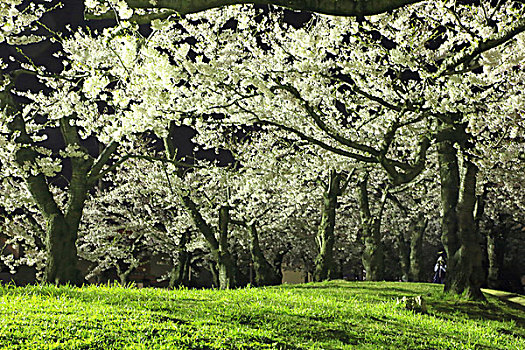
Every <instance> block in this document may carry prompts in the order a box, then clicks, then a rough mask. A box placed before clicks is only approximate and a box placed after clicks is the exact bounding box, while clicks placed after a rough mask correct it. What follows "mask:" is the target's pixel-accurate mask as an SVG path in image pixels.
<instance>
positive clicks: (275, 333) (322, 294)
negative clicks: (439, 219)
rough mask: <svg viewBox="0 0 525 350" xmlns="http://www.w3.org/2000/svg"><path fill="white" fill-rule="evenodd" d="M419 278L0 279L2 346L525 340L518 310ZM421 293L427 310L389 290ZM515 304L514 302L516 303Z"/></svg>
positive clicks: (435, 345) (360, 345) (430, 345)
mask: <svg viewBox="0 0 525 350" xmlns="http://www.w3.org/2000/svg"><path fill="white" fill-rule="evenodd" d="M441 289H442V287H441V286H439V285H432V284H416V283H373V282H342V281H336V282H328V283H317V284H304V285H294V286H281V287H272V288H246V289H238V290H228V291H217V290H187V289H180V290H171V291H170V290H162V289H149V288H148V289H135V288H121V287H115V286H106V287H95V286H89V287H84V288H72V287H60V288H56V287H52V286H29V287H24V288H19V287H18V288H17V287H13V286H2V287H0V349H24V350H25V349H39V350H41V349H398V350H400V349H410V350H413V349H480V350H481V349H505V350H510V349H516V350H522V349H525V312H524V310H523V309H519V308H511V307H509V305H508V304H507V303H506V302H505V301H504V300H501V299H498V298H497V297H495V296H491V295H488V301H487V302H486V303H477V302H469V301H465V300H462V299H460V298H455V297H450V296H447V295H444V294H443V293H442V292H441ZM417 295H422V296H423V298H424V299H425V301H426V303H427V308H428V312H427V313H420V312H414V311H411V310H407V309H406V308H405V306H404V305H403V304H402V303H401V304H397V303H396V298H401V297H403V296H417ZM518 307H519V306H518Z"/></svg>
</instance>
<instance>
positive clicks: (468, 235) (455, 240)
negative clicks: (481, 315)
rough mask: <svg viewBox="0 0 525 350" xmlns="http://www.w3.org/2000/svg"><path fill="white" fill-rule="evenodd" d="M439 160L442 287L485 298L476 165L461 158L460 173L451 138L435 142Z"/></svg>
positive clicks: (472, 297)
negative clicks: (443, 256)
mask: <svg viewBox="0 0 525 350" xmlns="http://www.w3.org/2000/svg"><path fill="white" fill-rule="evenodd" d="M438 161H439V166H440V178H441V203H442V242H443V245H444V247H445V250H446V253H447V257H448V261H447V275H446V278H445V290H446V291H450V292H452V293H455V294H462V293H465V295H466V296H467V297H468V298H471V299H484V297H483V294H482V293H481V290H480V288H481V284H482V283H483V279H484V278H483V267H482V264H481V261H482V254H481V247H480V237H479V234H478V232H477V230H476V223H475V220H474V210H475V204H476V174H477V167H476V166H475V164H473V163H472V162H471V161H470V160H469V159H468V158H467V157H464V159H463V160H462V162H461V173H460V164H459V161H458V151H457V150H456V149H455V147H454V142H453V141H450V140H446V141H442V142H440V143H439V144H438Z"/></svg>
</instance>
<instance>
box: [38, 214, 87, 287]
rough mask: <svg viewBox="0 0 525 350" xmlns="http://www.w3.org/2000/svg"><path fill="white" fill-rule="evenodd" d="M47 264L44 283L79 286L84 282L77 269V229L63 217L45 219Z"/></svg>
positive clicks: (56, 216) (52, 216) (55, 216)
mask: <svg viewBox="0 0 525 350" xmlns="http://www.w3.org/2000/svg"><path fill="white" fill-rule="evenodd" d="M46 222H47V227H46V247H47V263H46V267H45V270H44V282H48V283H55V284H66V283H70V284H73V285H81V284H82V283H83V281H84V278H83V277H82V275H81V273H80V270H79V269H78V268H77V263H78V255H77V246H76V240H77V230H78V226H77V227H71V226H70V225H68V223H67V222H66V220H65V218H64V216H62V215H60V214H56V215H51V216H49V217H47V218H46Z"/></svg>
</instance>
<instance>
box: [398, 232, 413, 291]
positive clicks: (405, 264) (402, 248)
mask: <svg viewBox="0 0 525 350" xmlns="http://www.w3.org/2000/svg"><path fill="white" fill-rule="evenodd" d="M397 240H398V245H399V249H398V253H399V265H400V267H401V280H402V281H403V282H408V281H409V274H410V245H411V242H410V241H407V240H406V239H405V234H404V233H403V232H401V233H399V234H398V236H397Z"/></svg>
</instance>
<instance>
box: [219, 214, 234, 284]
mask: <svg viewBox="0 0 525 350" xmlns="http://www.w3.org/2000/svg"><path fill="white" fill-rule="evenodd" d="M229 223H230V207H228V206H222V207H220V208H219V250H218V259H217V263H218V268H219V288H220V289H229V288H233V287H235V263H234V261H233V258H232V256H231V254H230V251H229V249H228V225H229Z"/></svg>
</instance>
